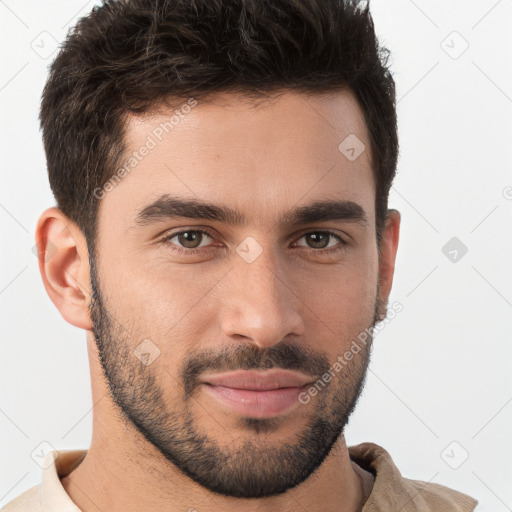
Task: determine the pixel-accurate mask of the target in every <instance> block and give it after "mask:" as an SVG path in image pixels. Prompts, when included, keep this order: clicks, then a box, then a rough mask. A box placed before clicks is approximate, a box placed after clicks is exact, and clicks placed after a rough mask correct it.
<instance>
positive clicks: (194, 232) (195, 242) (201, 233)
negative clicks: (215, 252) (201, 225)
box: [161, 229, 213, 253]
mask: <svg viewBox="0 0 512 512" xmlns="http://www.w3.org/2000/svg"><path fill="white" fill-rule="evenodd" d="M205 236H206V237H208V238H213V237H212V234H211V233H210V232H209V231H206V230H203V229H186V230H183V231H178V232H177V233H171V234H170V235H168V236H166V237H165V238H163V239H162V240H161V243H163V244H165V245H169V242H170V241H171V240H172V239H173V238H176V239H177V242H178V243H179V244H181V245H182V246H183V248H182V247H180V246H177V247H171V249H172V250H173V251H178V252H183V253H194V252H196V250H197V249H200V248H201V245H200V243H201V242H202V241H203V239H204V237H205ZM172 245H176V244H175V243H173V244H172Z"/></svg>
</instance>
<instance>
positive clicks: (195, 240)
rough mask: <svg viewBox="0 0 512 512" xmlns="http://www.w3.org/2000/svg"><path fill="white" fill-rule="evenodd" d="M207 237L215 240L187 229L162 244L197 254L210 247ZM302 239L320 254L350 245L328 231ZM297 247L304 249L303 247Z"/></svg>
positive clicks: (304, 235)
mask: <svg viewBox="0 0 512 512" xmlns="http://www.w3.org/2000/svg"><path fill="white" fill-rule="evenodd" d="M205 237H206V238H211V239H213V234H212V233H211V232H210V231H207V230H205V229H185V230H182V231H178V232H176V233H171V234H169V235H167V236H166V237H164V238H163V239H162V240H161V241H160V243H162V244H164V245H165V246H167V247H170V249H171V250H172V251H177V252H179V253H184V254H185V253H186V254H195V253H196V252H202V250H203V249H204V247H205V246H206V247H207V246H208V245H207V244H206V245H201V242H203V241H204V239H205ZM302 238H306V240H307V243H308V244H312V245H313V247H311V246H309V247H307V246H306V248H307V249H310V250H312V251H313V252H315V253H318V254H324V253H331V252H336V251H338V250H341V249H344V248H345V247H346V246H347V245H348V243H347V242H346V241H345V240H344V239H343V238H341V237H340V236H339V235H338V234H337V233H335V232H333V231H328V230H327V231H309V232H307V233H304V234H303V235H302V236H301V237H300V238H299V240H300V239H302ZM332 238H334V239H336V240H337V241H338V242H339V243H340V245H338V246H336V244H335V245H334V246H333V245H332V244H331V245H330V246H329V240H330V239H332ZM173 239H176V242H172V240H173ZM295 244H296V243H295ZM297 246H298V247H304V246H303V245H297Z"/></svg>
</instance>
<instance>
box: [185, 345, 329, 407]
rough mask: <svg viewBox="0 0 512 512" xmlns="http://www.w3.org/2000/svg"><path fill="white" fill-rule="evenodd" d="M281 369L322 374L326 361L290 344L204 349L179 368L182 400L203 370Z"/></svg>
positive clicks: (314, 374)
mask: <svg viewBox="0 0 512 512" xmlns="http://www.w3.org/2000/svg"><path fill="white" fill-rule="evenodd" d="M270 368H282V369H285V370H297V371H302V372H304V373H307V374H310V375H313V376H317V375H318V376H319V375H323V374H324V373H326V372H327V371H328V370H329V368H330V364H329V360H328V358H327V357H326V356H325V355H324V354H319V353H317V352H313V351H312V350H309V349H306V348H304V347H301V346H299V345H297V344H293V343H278V344H276V345H274V346H272V347H269V348H263V349H262V348H259V347H256V346H254V345H238V346H236V347H232V346H225V347H222V348H220V349H219V350H213V349H206V350H201V351H195V352H192V353H189V355H188V356H187V358H186V359H185V360H184V361H183V363H182V365H181V367H180V371H179V374H180V377H181V380H182V382H183V385H184V390H185V398H189V397H190V395H191V394H192V393H193V392H194V390H195V389H196V387H197V386H198V385H199V384H200V383H199V379H198V378H199V376H200V375H201V374H202V373H204V372H205V371H207V370H208V371H212V370H213V371H218V372H223V371H231V370H268V369H270Z"/></svg>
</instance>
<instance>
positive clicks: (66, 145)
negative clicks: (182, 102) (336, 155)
mask: <svg viewBox="0 0 512 512" xmlns="http://www.w3.org/2000/svg"><path fill="white" fill-rule="evenodd" d="M388 57H389V51H388V50H387V49H386V48H383V47H382V46H380V45H379V42H378V39H377V37H376V35H375V31H374V25H373V20H372V17H371V15H370V12H369V2H368V3H366V4H363V5H361V2H359V1H358V0H346V1H344V0H229V1H226V0H119V1H114V0H104V2H103V5H101V6H100V7H94V8H93V10H92V11H91V13H90V14H89V15H87V16H85V17H83V18H81V19H80V20H79V21H78V22H77V24H76V25H75V27H74V28H73V29H71V30H70V32H69V33H68V35H67V38H66V40H65V42H64V44H63V45H62V48H61V49H60V51H59V53H58V55H57V57H56V59H55V60H54V62H53V63H52V65H51V67H50V75H49V78H48V81H47V83H46V85H45V88H44V91H43V95H42V101H41V112H40V122H41V129H42V133H43V142H44V148H45V152H46V158H47V165H48V176H49V181H50V186H51V189H52V191H53V194H54V196H55V199H56V202H57V207H58V208H59V209H61V210H62V212H63V213H64V214H65V215H67V216H68V217H69V218H70V219H71V220H72V221H73V222H75V223H76V224H77V226H78V227H79V228H80V230H81V231H82V233H83V234H84V236H85V237H86V239H87V243H88V247H89V250H90V251H92V252H94V248H95V238H96V234H97V217H98V216H97V212H98V205H99V199H98V198H97V197H96V195H95V194H94V190H96V189H97V188H98V187H102V186H103V184H104V183H105V182H106V181H107V180H109V179H110V178H111V176H112V175H113V174H114V173H115V171H116V169H117V166H118V165H119V163H120V162H121V159H122V158H123V153H124V150H125V145H124V134H125V132H124V120H125V118H126V116H127V114H129V113H143V112H146V111H148V110H149V109H150V108H152V107H154V106H156V105H158V104H159V103H161V102H165V101H166V99H168V98H186V97H194V98H196V99H199V98H202V97H205V98H206V97H207V96H210V95H212V94H213V95H214V94H215V93H216V92H226V91H227V92H229V91H233V92H242V93H245V94H247V95H249V96H258V97H259V96H263V97H264V96H265V95H270V94H271V93H272V92H278V91H286V90H295V91H298V92H309V93H314V92H329V91H336V90H339V89H343V88H349V89H350V90H352V91H353V92H354V93H355V95H356V97H357V100H358V102H359V105H360V107H361V109H362V111H363V113H364V118H365V122H366V125H367V128H368V132H369V135H370V143H371V151H370V152H371V161H372V169H373V175H374V179H375V184H376V197H375V213H376V232H377V244H378V247H379V250H380V242H381V234H382V230H383V226H384V222H385V218H386V213H387V208H388V206H387V203H388V195H389V190H390V188H391V184H392V181H393V179H394V177H395V173H396V164H397V158H398V136H397V120H396V105H395V84H394V80H393V78H392V76H391V73H390V72H389V69H388V67H387V61H388ZM340 142H341V141H340Z"/></svg>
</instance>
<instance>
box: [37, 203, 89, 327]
mask: <svg viewBox="0 0 512 512" xmlns="http://www.w3.org/2000/svg"><path fill="white" fill-rule="evenodd" d="M35 239H36V243H37V248H38V260H39V271H40V273H41V278H42V280H43V284H44V287H45V289H46V292H47V293H48V295H49V297H50V299H51V300H52V302H53V303H54V304H55V306H56V307H57V309H58V310H59V311H60V314H61V315H62V317H63V318H64V319H65V320H66V321H67V322H69V323H70V324H72V325H74V326H76V327H80V328H82V329H87V330H90V329H92V323H91V318H90V314H89V303H90V298H91V291H90V285H89V258H88V252H87V244H86V242H85V238H84V236H83V235H82V232H81V231H80V229H79V228H78V227H77V226H76V224H75V223H73V222H72V221H71V220H70V219H69V218H68V217H66V216H65V215H64V214H63V213H62V211H61V210H59V209H58V208H55V207H52V208H48V209H47V210H45V211H44V212H43V213H42V214H41V216H40V217H39V220H38V222H37V227H36V233H35Z"/></svg>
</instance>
